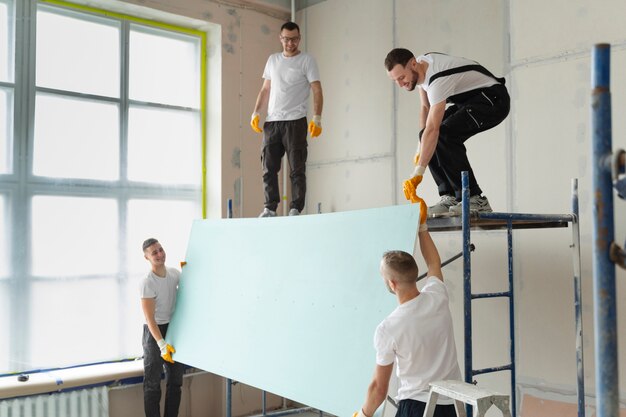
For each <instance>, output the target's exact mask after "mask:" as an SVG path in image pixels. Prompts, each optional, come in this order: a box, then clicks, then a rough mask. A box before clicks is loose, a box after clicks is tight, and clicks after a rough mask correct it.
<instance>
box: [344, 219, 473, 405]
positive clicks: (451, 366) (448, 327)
mask: <svg viewBox="0 0 626 417" xmlns="http://www.w3.org/2000/svg"><path fill="white" fill-rule="evenodd" d="M418 236H419V243H420V251H421V253H422V256H423V257H424V260H425V261H426V267H427V268H428V274H427V279H426V283H425V285H424V287H423V288H422V290H421V291H420V290H419V289H418V288H417V277H418V268H417V263H416V262H415V259H414V258H413V256H412V255H410V254H409V253H406V252H403V251H390V252H386V253H385V254H384V255H383V259H382V260H381V263H380V273H381V275H382V277H383V280H384V281H385V284H386V286H387V289H388V290H389V291H390V292H392V293H393V294H395V296H396V298H397V299H398V304H399V305H398V307H397V308H396V309H395V310H394V311H393V312H392V313H391V314H389V316H387V318H386V319H385V320H383V321H382V322H381V323H380V324H379V325H378V327H377V328H376V332H375V334H374V347H375V349H376V367H375V369H374V376H373V378H372V382H371V383H370V385H369V388H368V390H367V395H366V399H365V403H364V404H363V407H362V408H361V410H359V411H358V412H356V413H354V416H355V417H357V416H358V417H363V416H365V417H371V416H372V415H373V414H374V412H375V411H376V409H378V407H379V406H380V405H381V404H382V402H383V401H384V400H385V399H386V397H387V392H388V390H389V380H390V377H391V373H392V370H393V364H394V362H395V363H396V373H397V376H398V381H399V388H398V396H397V401H398V411H397V413H396V417H414V416H422V415H423V412H424V409H425V407H426V402H427V401H428V395H429V389H430V387H429V385H428V384H429V383H430V382H434V381H438V380H447V379H453V380H461V370H460V368H459V364H458V361H457V355H456V344H455V341H454V332H453V327H452V317H451V315H450V308H449V305H448V291H447V289H446V286H445V284H444V283H443V274H442V271H441V258H440V257H439V252H438V251H437V247H436V246H435V243H434V242H433V240H432V238H431V236H430V234H429V233H428V229H427V227H426V224H425V223H424V224H422V225H421V226H420V231H419V234H418ZM435 417H456V412H455V409H454V401H453V400H452V399H450V398H447V397H443V396H440V397H439V400H438V401H437V406H436V408H435Z"/></svg>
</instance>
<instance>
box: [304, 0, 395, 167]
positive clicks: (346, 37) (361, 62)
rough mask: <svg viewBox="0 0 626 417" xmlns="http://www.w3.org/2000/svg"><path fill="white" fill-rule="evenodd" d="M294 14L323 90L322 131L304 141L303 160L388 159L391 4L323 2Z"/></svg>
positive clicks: (370, 0)
mask: <svg viewBox="0 0 626 417" xmlns="http://www.w3.org/2000/svg"><path fill="white" fill-rule="evenodd" d="M298 16H299V21H301V22H302V29H303V36H304V39H303V43H304V48H306V50H307V51H308V52H309V53H311V54H312V55H313V56H315V58H316V59H317V62H318V65H319V68H320V74H321V79H322V80H321V81H322V88H323V90H324V111H323V116H322V126H323V129H324V130H323V132H322V135H321V136H320V137H319V138H318V139H316V140H312V141H310V147H309V162H311V163H316V162H320V161H329V160H330V161H336V160H344V159H353V158H362V157H369V156H372V155H378V156H380V155H388V154H389V153H390V152H391V151H392V145H391V144H392V140H393V130H392V128H393V126H392V120H391V111H392V90H391V88H390V85H389V79H388V78H387V76H386V73H385V70H384V65H383V61H384V58H385V55H386V53H387V50H388V49H389V46H390V45H391V37H392V3H391V2H387V1H380V0H363V1H358V2H354V1H340V0H327V1H324V2H321V3H319V4H316V5H314V6H311V7H309V8H307V9H305V10H304V11H302V12H300V13H299V14H298Z"/></svg>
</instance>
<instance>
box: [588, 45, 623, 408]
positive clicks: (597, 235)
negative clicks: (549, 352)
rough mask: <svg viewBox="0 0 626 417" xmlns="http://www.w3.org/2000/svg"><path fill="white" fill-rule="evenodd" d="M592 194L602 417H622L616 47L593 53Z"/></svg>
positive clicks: (598, 386)
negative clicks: (613, 255)
mask: <svg viewBox="0 0 626 417" xmlns="http://www.w3.org/2000/svg"><path fill="white" fill-rule="evenodd" d="M592 63H593V67H592V71H591V78H592V93H591V107H592V117H591V127H592V135H593V137H592V139H593V140H592V160H591V162H592V167H593V177H592V195H593V293H594V305H593V311H594V322H595V357H596V358H595V359H596V395H597V397H596V404H597V409H596V415H597V416H598V417H617V416H618V414H619V407H618V401H619V394H618V393H619V383H618V372H617V370H618V363H617V317H616V297H615V265H614V264H613V262H612V261H611V260H610V258H609V247H610V245H611V243H612V242H613V240H614V222H613V187H612V181H611V162H610V161H611V93H610V88H609V82H610V77H609V74H610V45H608V44H597V45H595V46H594V48H593V51H592Z"/></svg>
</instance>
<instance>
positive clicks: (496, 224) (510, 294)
mask: <svg viewBox="0 0 626 417" xmlns="http://www.w3.org/2000/svg"><path fill="white" fill-rule="evenodd" d="M462 184H463V200H462V201H463V203H462V204H463V205H462V208H463V210H462V215H461V217H460V218H459V217H443V218H432V219H429V220H428V228H429V230H431V231H442V230H459V229H460V230H462V233H463V238H462V240H463V296H464V297H463V298H464V303H463V308H464V328H465V338H464V339H465V346H464V347H465V382H468V383H473V382H474V376H476V375H481V374H487V373H492V372H500V371H510V373H511V378H510V380H511V408H512V410H511V412H512V415H513V416H515V415H516V414H517V398H516V397H517V395H516V369H515V304H514V301H515V298H514V273H513V272H514V271H513V229H539V228H541V229H543V228H557V227H568V225H569V224H570V223H571V224H572V243H571V246H570V247H571V248H572V259H573V271H574V300H575V320H576V361H577V369H578V372H577V379H578V381H577V382H578V384H577V387H578V389H577V397H578V416H579V417H584V412H585V394H584V366H583V352H582V346H583V343H582V309H581V298H582V297H581V283H580V233H579V227H578V182H577V180H573V181H572V205H571V207H572V213H570V214H525V213H476V212H470V210H469V177H468V174H467V172H463V174H462ZM471 229H482V230H503V229H504V230H506V232H507V255H508V290H507V291H504V292H496V293H481V294H474V293H472V285H471V251H472V249H473V245H472V244H471V241H470V231H471ZM499 297H505V298H508V301H509V338H510V352H509V354H510V362H509V363H507V364H504V365H501V366H494V367H490V368H483V369H474V367H473V349H472V301H473V300H479V299H488V298H499ZM467 415H468V416H470V417H471V415H472V410H471V409H469V408H468V410H467Z"/></svg>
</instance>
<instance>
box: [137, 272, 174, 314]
mask: <svg viewBox="0 0 626 417" xmlns="http://www.w3.org/2000/svg"><path fill="white" fill-rule="evenodd" d="M165 270H166V273H165V277H164V278H162V277H159V276H157V275H156V274H154V272H152V271H150V272H149V273H148V275H147V276H146V277H145V278H144V279H143V281H141V298H155V299H156V306H155V310H154V319H155V320H156V323H157V324H166V323H169V322H170V319H171V318H172V313H174V308H175V307H176V292H177V291H178V282H179V281H180V271H178V270H177V269H174V268H168V267H166V268H165Z"/></svg>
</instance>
